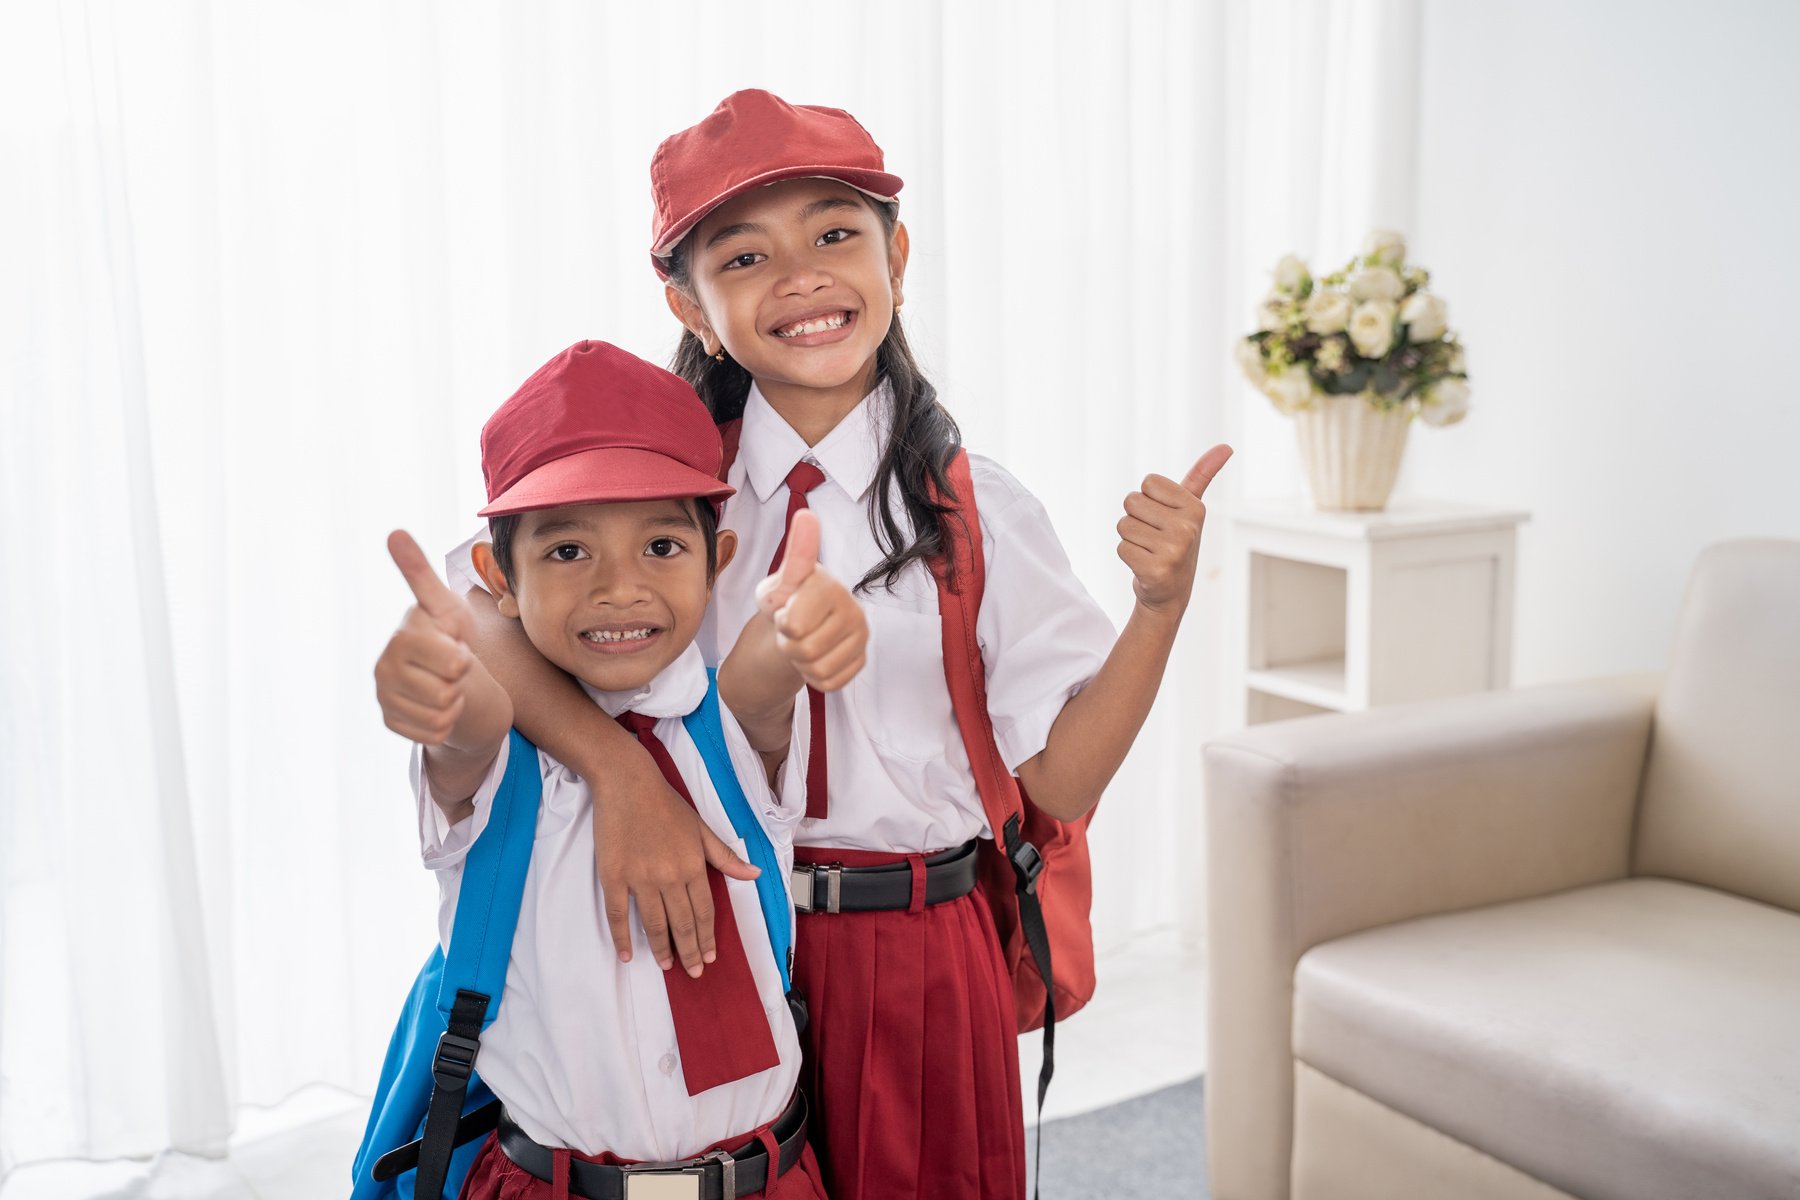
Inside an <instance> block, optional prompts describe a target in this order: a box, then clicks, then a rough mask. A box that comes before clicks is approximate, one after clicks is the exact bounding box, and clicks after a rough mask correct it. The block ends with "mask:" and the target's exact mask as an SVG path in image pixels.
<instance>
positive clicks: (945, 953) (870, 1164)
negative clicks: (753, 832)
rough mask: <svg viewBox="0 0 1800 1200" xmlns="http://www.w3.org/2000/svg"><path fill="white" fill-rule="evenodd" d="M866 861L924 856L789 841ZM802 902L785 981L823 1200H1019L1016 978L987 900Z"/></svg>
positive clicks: (828, 855) (819, 858) (825, 857)
mask: <svg viewBox="0 0 1800 1200" xmlns="http://www.w3.org/2000/svg"><path fill="white" fill-rule="evenodd" d="M796 858H797V859H798V860H799V861H800V862H810V863H815V864H829V863H834V862H835V863H841V864H843V865H844V866H872V865H878V864H882V863H891V862H906V861H909V860H910V861H912V862H914V863H915V864H916V865H915V867H914V870H915V871H916V872H922V871H923V870H924V865H923V858H922V857H921V856H918V855H912V856H908V855H895V854H877V853H871V852H863V851H852V850H815V849H808V848H806V847H800V848H798V849H797V850H796ZM915 880H917V881H919V882H917V883H916V884H915V887H914V895H915V897H916V899H915V901H914V905H913V907H912V909H911V910H908V911H893V912H871V913H801V914H798V916H797V919H796V922H795V923H796V926H797V930H796V934H795V946H794V959H795V962H794V983H795V986H796V987H797V988H798V989H799V991H800V993H801V995H803V996H804V997H805V998H806V1004H807V1008H808V1010H809V1012H810V1014H811V1019H810V1021H809V1022H808V1024H807V1027H806V1030H805V1031H804V1032H803V1033H802V1034H801V1039H800V1040H801V1045H802V1049H803V1050H804V1052H805V1055H804V1060H803V1066H802V1068H801V1079H802V1086H803V1087H804V1088H805V1089H806V1092H807V1095H808V1096H809V1097H811V1099H812V1104H813V1108H812V1111H813V1114H814V1125H813V1127H812V1144H813V1147H814V1148H815V1149H816V1150H817V1151H818V1154H819V1165H820V1166H821V1167H823V1168H824V1172H825V1176H824V1177H825V1183H826V1190H827V1192H828V1193H829V1194H830V1195H831V1197H832V1198H833V1200H904V1198H908V1197H917V1198H919V1200H1020V1198H1021V1197H1023V1196H1024V1195H1025V1116H1024V1104H1023V1101H1022V1100H1021V1098H1020V1095H1019V1039H1018V1033H1017V1031H1016V1027H1015V1025H1014V1020H1015V1018H1014V1015H1013V998H1012V981H1011V980H1010V979H1009V978H1008V976H1007V972H1006V967H1005V963H1004V961H1003V959H1002V957H1001V953H1000V943H999V940H998V938H997V937H996V936H995V934H994V919H993V916H992V914H991V913H990V912H989V911H988V907H987V902H986V901H985V900H983V899H982V898H981V896H980V894H979V893H971V894H970V895H967V896H964V897H962V898H961V899H958V900H952V901H949V902H947V903H944V904H934V905H931V906H929V907H927V906H926V905H924V903H923V900H922V897H923V894H924V888H923V882H922V880H923V876H922V874H918V875H915Z"/></svg>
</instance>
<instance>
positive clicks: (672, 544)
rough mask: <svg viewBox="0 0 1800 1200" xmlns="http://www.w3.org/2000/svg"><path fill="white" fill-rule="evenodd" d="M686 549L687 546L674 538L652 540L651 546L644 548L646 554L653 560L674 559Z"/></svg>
mask: <svg viewBox="0 0 1800 1200" xmlns="http://www.w3.org/2000/svg"><path fill="white" fill-rule="evenodd" d="M686 549H687V547H686V546H683V545H682V544H681V543H680V542H678V541H676V540H675V539H674V538H666V537H659V538H652V539H650V544H649V545H648V546H645V547H644V553H645V554H648V555H649V556H650V557H652V558H674V557H675V556H676V555H677V554H680V553H681V552H682V551H683V550H686Z"/></svg>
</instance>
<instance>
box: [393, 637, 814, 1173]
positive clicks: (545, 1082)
mask: <svg viewBox="0 0 1800 1200" xmlns="http://www.w3.org/2000/svg"><path fill="white" fill-rule="evenodd" d="M584 686H585V685H584ZM587 690H588V694H589V695H590V696H592V697H593V699H594V701H595V703H597V704H599V706H600V707H601V708H602V709H604V710H605V711H606V713H607V715H609V716H617V715H618V714H619V713H621V712H624V711H626V710H628V709H629V710H631V711H634V712H641V713H644V714H645V715H647V716H654V717H658V718H660V719H659V720H658V721H657V723H656V736H657V737H658V738H659V739H660V740H661V741H662V743H663V745H664V746H665V747H667V749H668V751H669V757H670V758H671V759H672V760H673V761H674V763H675V767H676V770H678V771H679V772H680V773H681V777H682V779H683V781H684V782H686V784H687V787H688V791H689V792H690V793H691V794H692V795H693V798H694V804H695V806H696V808H697V810H698V812H699V814H700V817H701V819H702V820H704V821H705V822H706V823H707V825H708V826H710V827H711V828H712V831H713V832H714V833H716V834H718V835H719V837H720V838H722V839H724V841H725V843H726V844H727V845H729V846H731V847H732V848H733V849H734V850H736V851H737V852H738V854H739V855H740V856H741V855H743V854H744V844H743V842H742V841H741V840H740V839H739V838H738V836H737V833H736V831H735V830H734V829H733V828H732V825H731V820H730V818H729V817H727V816H726V814H725V809H724V807H723V806H722V804H721V803H720V801H719V797H718V793H717V792H715V791H714V790H713V786H712V782H711V780H710V779H709V778H708V776H707V773H706V767H705V764H704V763H703V762H702V760H701V758H700V751H699V748H698V747H696V746H695V745H694V742H693V739H692V738H690V737H689V736H688V732H687V729H686V727H685V726H683V725H682V723H681V720H680V716H681V714H684V713H688V712H691V711H693V709H694V708H695V707H697V706H698V705H699V703H700V700H701V698H702V697H703V696H704V695H705V694H706V666H705V663H704V662H703V660H702V658H701V655H700V651H699V650H698V648H697V647H695V646H692V645H690V646H689V647H688V648H687V649H686V650H685V651H683V653H682V654H681V656H680V657H679V658H677V659H676V660H675V661H674V662H673V663H671V664H670V665H669V666H668V667H666V668H665V669H664V670H663V671H661V672H660V673H659V674H658V675H657V676H656V678H655V679H653V680H651V681H650V685H649V687H648V688H647V689H645V690H644V691H643V692H639V693H629V692H601V691H598V690H596V689H592V688H589V689H587ZM722 716H723V718H724V719H723V724H724V727H725V744H726V746H727V748H728V749H729V750H730V754H731V761H732V764H733V766H734V767H736V769H737V776H738V779H739V781H740V782H741V783H742V784H743V787H744V793H745V795H746V796H747V797H748V798H749V800H750V804H751V808H752V810H753V811H754V812H755V813H756V814H757V816H758V818H759V820H760V821H761V823H762V826H763V828H764V829H765V830H767V831H768V834H769V840H770V841H771V842H772V843H773V844H774V847H775V854H776V858H777V859H778V860H779V861H780V863H781V866H782V872H783V875H782V878H783V880H784V881H785V879H786V872H788V871H789V870H791V869H792V866H793V829H794V825H795V824H796V822H797V821H798V819H799V817H800V814H801V813H803V812H804V811H805V807H806V801H805V796H804V781H803V779H801V778H800V777H801V773H800V772H791V773H790V772H785V771H784V773H783V775H784V786H783V788H782V792H781V794H780V796H779V797H777V796H775V795H772V794H771V792H770V789H769V787H768V785H767V783H766V782H764V781H765V780H766V778H767V776H766V775H765V774H764V771H763V766H762V762H761V760H760V759H759V758H758V756H757V754H756V752H755V751H754V750H752V749H751V748H750V744H749V742H748V741H747V740H746V739H745V737H744V734H743V731H742V730H740V729H739V728H738V724H737V722H736V721H734V720H733V719H732V718H731V714H730V713H729V712H724V713H722ZM796 736H797V739H798V741H797V743H796V745H795V746H793V747H792V748H791V752H795V753H800V754H804V752H805V746H804V745H803V744H800V743H803V742H804V740H805V737H804V733H803V732H801V731H798V730H797V735H796ZM509 749H510V740H509V742H508V744H507V745H506V746H503V747H502V749H501V752H500V755H499V757H498V758H497V759H496V760H495V762H494V764H493V766H492V767H490V768H489V769H488V773H487V777H486V778H485V779H484V780H483V781H482V784H481V789H480V790H479V791H478V792H476V794H475V812H474V814H473V815H472V816H470V817H467V818H465V819H463V820H462V821H459V822H457V824H455V825H454V826H451V825H448V824H447V822H446V821H445V818H444V815H443V810H442V809H440V808H439V807H438V806H437V804H436V803H435V801H434V800H433V798H432V795H431V788H430V784H429V781H428V780H427V779H426V777H425V773H424V771H423V770H422V769H421V766H422V761H423V760H422V756H421V754H420V753H419V751H418V750H417V748H415V750H414V753H413V783H414V789H415V791H416V792H417V793H418V802H419V841H420V844H421V846H422V849H423V855H424V860H425V865H426V866H427V867H429V868H430V869H431V870H432V871H434V872H435V873H436V875H437V879H438V887H439V897H440V898H439V902H438V937H439V941H440V942H441V943H442V944H443V945H444V946H445V947H448V946H449V942H450V929H451V926H452V924H453V922H454V920H455V916H456V899H457V894H458V890H459V887H460V885H461V882H462V864H463V859H464V858H465V857H466V856H467V855H468V852H469V848H470V847H471V846H472V845H473V844H474V841H475V839H476V838H477V837H478V836H480V834H481V831H482V829H483V828H484V827H485V826H486V824H487V820H488V814H489V813H490V812H491V811H492V801H493V797H494V793H495V792H496V791H497V790H498V788H499V784H500V780H501V777H502V776H503V775H504V774H505V772H506V760H507V755H508V751H509ZM538 768H539V772H540V774H541V775H542V777H543V785H544V791H543V798H542V800H541V801H540V804H539V808H538V818H537V838H536V841H535V842H534V844H533V846H532V852H531V867H530V870H529V871H528V872H527V873H526V877H525V894H524V899H523V902H522V903H521V905H520V908H519V924H518V929H517V931H516V932H515V933H514V934H513V943H512V957H511V959H510V960H509V962H508V964H507V972H506V990H505V993H504V995H503V997H502V999H501V1004H500V1013H499V1016H497V1017H496V1018H495V1020H494V1023H493V1024H492V1025H490V1026H488V1028H487V1030H486V1031H485V1032H484V1033H483V1034H482V1035H481V1052H480V1054H479V1056H478V1059H477V1061H476V1064H475V1069H476V1071H477V1072H478V1073H479V1074H480V1075H481V1078H482V1079H483V1080H484V1081H486V1083H487V1084H488V1086H489V1087H491V1088H492V1089H493V1091H494V1094H495V1095H496V1096H498V1097H499V1098H500V1099H501V1100H502V1101H503V1102H504V1103H505V1104H506V1108H507V1111H508V1112H509V1113H510V1114H511V1115H512V1118H513V1120H515V1121H517V1122H518V1123H519V1126H520V1128H522V1129H524V1130H525V1132H526V1133H528V1134H529V1135H531V1137H532V1138H533V1140H535V1141H537V1142H539V1143H541V1144H543V1145H546V1146H556V1147H568V1148H571V1149H575V1150H580V1151H581V1152H583V1153H585V1154H599V1153H602V1152H603V1151H611V1152H612V1153H614V1154H617V1155H619V1156H621V1157H624V1158H629V1159H639V1160H643V1161H651V1162H669V1161H674V1160H678V1159H683V1158H688V1157H691V1156H693V1155H696V1154H699V1153H700V1152H702V1151H703V1150H705V1149H706V1148H707V1147H708V1146H710V1145H712V1144H713V1143H715V1142H718V1141H720V1140H723V1139H726V1138H731V1137H736V1136H739V1135H742V1134H745V1133H748V1132H750V1131H751V1130H753V1129H756V1128H757V1127H759V1126H761V1125H765V1124H767V1123H768V1122H770V1121H773V1120H774V1119H775V1118H776V1117H778V1116H780V1115H781V1113H782V1111H783V1109H785V1108H786V1106H787V1103H788V1100H789V1098H790V1097H791V1096H792V1095H793V1092H794V1087H795V1084H796V1082H797V1081H798V1078H799V1068H800V1046H799V1041H798V1039H797V1037H796V1035H795V1032H794V1022H793V1018H792V1015H791V1013H790V1012H789V1010H788V1006H787V999H786V997H785V995H784V994H783V992H782V989H781V974H780V971H779V970H778V968H777V967H776V963H775V954H774V950H773V948H772V946H771V944H770V941H769V935H768V927H767V926H766V925H765V924H764V922H763V913H762V905H761V902H760V900H759V898H758V896H757V891H756V884H755V882H754V881H749V882H745V881H741V880H736V879H728V880H726V887H727V889H728V894H729V895H730V897H731V908H732V912H733V914H734V915H735V916H736V918H737V926H738V932H739V935H740V937H741V939H742V941H743V945H744V952H745V954H746V955H747V957H748V958H749V960H750V974H751V976H752V977H753V978H754V980H755V982H756V992H757V998H758V999H759V1000H760V1001H761V1002H762V1008H763V1013H764V1015H765V1016H766V1017H767V1020H768V1024H769V1029H770V1031H771V1033H772V1034H773V1036H774V1041H775V1049H776V1052H777V1054H778V1055H779V1056H780V1061H779V1062H778V1064H777V1065H776V1066H774V1067H771V1068H770V1069H768V1070H766V1071H761V1072H758V1073H757V1074H755V1075H751V1076H749V1077H747V1078H744V1079H739V1080H736V1081H734V1082H731V1083H726V1084H721V1085H719V1086H718V1087H714V1088H710V1089H708V1090H706V1091H704V1092H701V1093H700V1094H699V1095H697V1096H690V1095H688V1091H687V1083H686V1080H685V1078H684V1076H683V1074H682V1069H681V1051H680V1048H679V1047H678V1046H677V1045H676V1042H675V1018H674V1016H673V1014H672V1013H671V1012H670V1009H669V1000H668V991H667V988H666V985H665V984H664V982H663V972H662V970H661V969H660V968H659V967H658V966H657V965H656V959H655V958H654V957H652V955H651V953H650V943H649V940H648V938H647V937H646V936H645V934H644V930H643V926H642V924H641V923H640V922H639V919H638V912H637V905H636V904H635V902H634V903H633V904H632V907H631V944H632V955H631V961H630V962H629V963H622V962H620V961H619V958H618V955H617V953H616V952H615V951H614V949H613V943H612V936H611V934H610V933H609V931H608V928H607V924H606V913H605V909H604V905H603V901H602V899H601V892H600V882H599V878H598V874H597V871H596V868H595V865H594V831H593V814H594V807H593V800H592V794H591V793H590V792H589V791H588V788H587V785H586V784H585V783H583V782H582V781H581V780H580V778H578V777H577V776H576V775H574V774H572V773H571V772H570V771H569V770H568V768H566V767H564V766H563V765H562V764H561V763H559V762H557V761H556V760H555V759H553V758H551V757H550V756H549V755H548V754H545V753H543V752H541V751H540V752H539V753H538ZM790 778H791V779H796V780H799V781H800V782H799V785H798V786H797V787H796V786H795V785H792V784H787V783H786V780H787V779H790ZM790 913H791V910H790ZM789 920H790V921H791V920H792V917H791V915H790V917H789ZM671 969H673V970H680V969H681V968H680V966H679V964H677V965H676V966H675V967H673V968H671Z"/></svg>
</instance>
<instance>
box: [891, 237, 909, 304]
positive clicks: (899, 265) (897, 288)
mask: <svg viewBox="0 0 1800 1200" xmlns="http://www.w3.org/2000/svg"><path fill="white" fill-rule="evenodd" d="M911 253H912V241H911V239H910V238H908V237H907V236H906V226H905V225H904V224H903V223H899V222H896V223H895V225H894V236H893V237H891V238H889V239H888V277H889V278H890V279H892V280H893V285H894V307H895V308H899V307H900V305H901V304H903V303H904V302H905V300H906V286H905V285H906V258H907V255H909V254H911Z"/></svg>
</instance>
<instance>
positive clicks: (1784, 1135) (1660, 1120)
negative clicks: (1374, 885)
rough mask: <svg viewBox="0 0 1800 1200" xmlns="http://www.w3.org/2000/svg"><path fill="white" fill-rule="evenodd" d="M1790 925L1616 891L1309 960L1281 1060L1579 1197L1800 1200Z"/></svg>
mask: <svg viewBox="0 0 1800 1200" xmlns="http://www.w3.org/2000/svg"><path fill="white" fill-rule="evenodd" d="M1797 998H1800V915H1796V914H1794V913H1791V912H1788V911H1786V910H1784V909H1780V908H1775V907H1771V906H1768V905H1764V904H1759V903H1757V902H1755V901H1752V900H1745V899H1742V898H1740V897H1737V896H1732V895H1728V894H1726V893H1723V892H1717V891H1713V890H1711V889H1709V888H1703V887H1696V886H1693V885H1689V884H1683V883H1676V882H1672V881H1668V880H1659V879H1626V880H1620V881H1617V882H1613V883H1604V884H1597V885H1594V886H1590V887H1583V888H1577V889H1574V890H1571V891H1566V892H1562V893H1559V894H1556V895H1551V896H1545V897H1540V898H1536V899H1531V900H1520V901H1514V902H1510V903H1505V904H1498V905H1493V906H1491V907H1487V908H1481V909H1476V910H1473V911H1469V912H1462V913H1454V914H1449V915H1445V916H1436V917H1429V918H1423V919H1419V920H1414V921H1407V922H1403V923H1401V924H1397V925H1391V926H1387V927H1385V928H1381V929H1374V930H1370V931H1367V932H1363V933H1358V934H1355V935H1352V936H1349V937H1345V938H1342V939H1339V940H1337V941H1333V942H1330V943H1328V944H1325V945H1322V946H1318V947H1315V948H1314V949H1312V950H1311V951H1309V952H1308V953H1307V954H1306V955H1305V957H1303V958H1302V959H1301V960H1300V965H1299V969H1298V971H1297V973H1296V980H1295V998H1294V1003H1295V1016H1294V1052H1295V1054H1296V1056H1297V1057H1298V1058H1299V1059H1300V1060H1301V1061H1303V1062H1305V1063H1307V1064H1308V1065H1310V1066H1311V1067H1314V1068H1316V1069H1318V1070H1319V1071H1321V1072H1323V1073H1324V1074H1325V1075H1327V1076H1330V1077H1331V1078H1333V1079H1335V1080H1337V1081H1339V1082H1341V1083H1344V1084H1346V1085H1348V1086H1350V1087H1352V1088H1354V1089H1356V1090H1357V1091H1359V1092H1361V1093H1363V1094H1364V1095H1367V1096H1368V1097H1370V1098H1371V1099H1374V1100H1376V1101H1379V1102H1380V1103H1382V1104H1385V1105H1387V1106H1388V1107H1390V1108H1392V1109H1394V1110H1395V1111H1396V1112H1399V1113H1401V1114H1404V1115H1405V1116H1408V1117H1411V1118H1412V1119H1414V1120H1416V1121H1419V1122H1421V1123H1422V1124H1425V1125H1427V1126H1430V1127H1431V1128H1434V1129H1437V1130H1439V1131H1440V1132H1443V1133H1445V1134H1448V1135H1449V1136H1451V1137H1453V1138H1456V1139H1457V1140H1459V1141H1461V1142H1464V1143H1466V1144H1467V1145H1469V1146H1472V1147H1474V1148H1475V1149H1476V1150H1479V1151H1482V1152H1483V1153H1486V1154H1488V1155H1491V1156H1492V1157H1494V1158H1496V1159H1498V1160H1500V1161H1501V1162H1504V1163H1507V1164H1509V1165H1511V1166H1513V1167H1516V1168H1518V1169H1519V1170H1521V1171H1524V1172H1525V1173H1527V1174H1528V1175H1531V1176H1533V1177H1535V1178H1537V1179H1540V1180H1542V1181H1544V1182H1546V1183H1548V1184H1550V1185H1552V1186H1553V1187H1556V1188H1560V1189H1563V1190H1565V1191H1568V1192H1571V1193H1574V1194H1576V1195H1579V1196H1582V1197H1586V1198H1588V1200H1664V1198H1666V1200H1694V1198H1696V1197H1708V1196H1721V1197H1723V1196H1746V1197H1748V1196H1770V1197H1773V1196H1800V1137H1797V1136H1796V1131H1797V1130H1800V1036H1796V1030H1797V1029H1800V1024H1797V1023H1796V1022H1797V1021H1800V1007H1797V1006H1800V999H1797Z"/></svg>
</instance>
